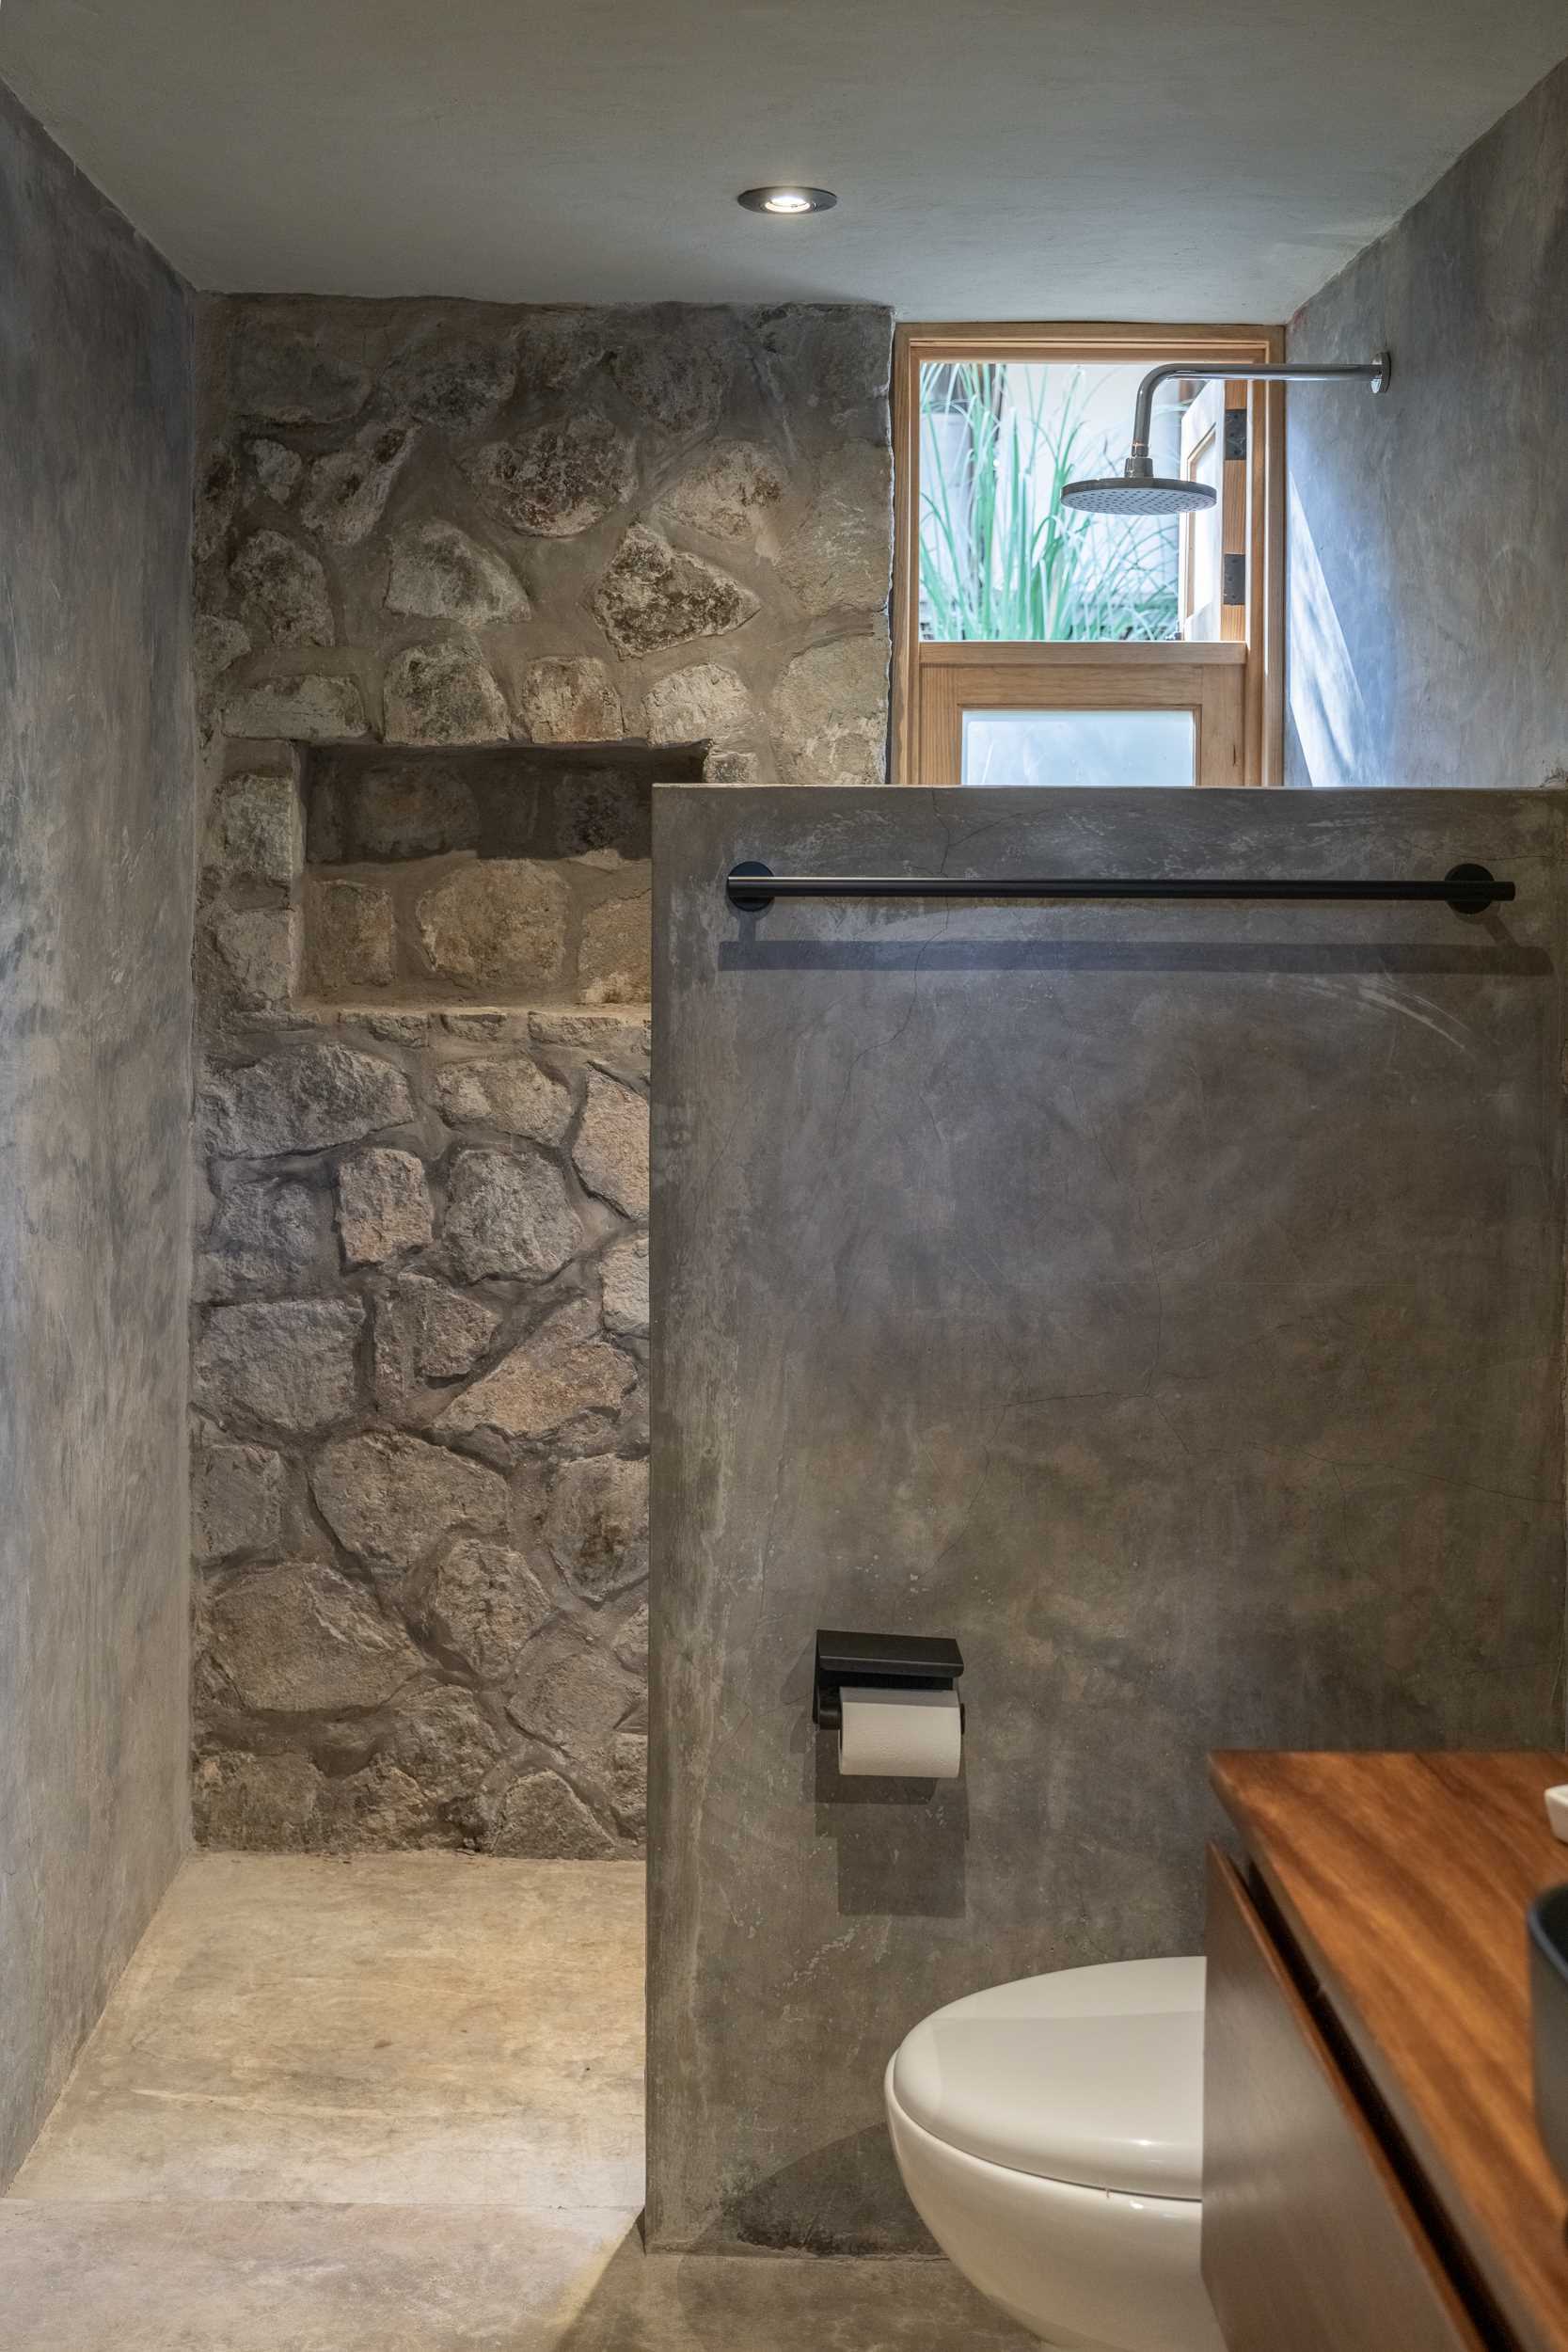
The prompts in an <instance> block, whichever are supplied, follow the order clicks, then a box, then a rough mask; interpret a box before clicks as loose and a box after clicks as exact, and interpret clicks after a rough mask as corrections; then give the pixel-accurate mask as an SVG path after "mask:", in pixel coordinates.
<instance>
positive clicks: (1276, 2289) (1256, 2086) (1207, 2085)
mask: <svg viewBox="0 0 1568 2352" xmlns="http://www.w3.org/2000/svg"><path fill="white" fill-rule="evenodd" d="M1207 1949H1208V1957H1209V1984H1208V2005H1207V2024H1206V2029H1205V2041H1204V2061H1203V2109H1204V2121H1203V2138H1204V2156H1203V2277H1204V2281H1205V2283H1206V2285H1207V2286H1208V2289H1209V2294H1210V2296H1211V2299H1212V2302H1213V2306H1214V2310H1215V2312H1217V2314H1218V2316H1219V2323H1220V2327H1221V2328H1222V2330H1223V2332H1224V2335H1225V2340H1226V2343H1227V2345H1228V2346H1229V2347H1230V2352H1482V2340H1481V2337H1480V2336H1479V2335H1478V2334H1477V2333H1476V2330H1475V2328H1474V2327H1473V2326H1472V2324H1471V2322H1470V2319H1469V2317H1468V2314H1467V2313H1466V2312H1465V2309H1464V2306H1463V2305H1462V2303H1461V2302H1460V2300H1459V2298H1458V2296H1457V2295H1456V2294H1455V2292H1454V2288H1453V2285H1452V2282H1451V2281H1450V2280H1449V2276H1448V2273H1447V2271H1446V2270H1445V2269H1444V2267H1443V2265H1442V2263H1441V2262H1440V2261H1439V2259H1438V2256H1437V2254H1436V2252H1435V2250H1434V2249H1433V2246H1432V2243H1431V2241H1430V2239H1429V2238H1428V2236H1427V2234H1426V2233H1425V2231H1424V2229H1423V2228H1422V2226H1421V2222H1420V2220H1419V2218H1418V2216H1417V2214H1416V2212H1415V2211H1414V2209H1413V2208H1412V2206H1411V2203H1410V2201H1409V2199H1408V2198H1407V2197H1406V2195H1405V2193H1404V2191H1403V2189H1402V2186H1401V2185H1400V2183H1399V2180H1398V2178H1397V2177H1396V2175H1395V2173H1394V2171H1393V2169H1392V2168H1391V2166H1390V2165H1389V2162H1388V2159H1387V2157H1386V2154H1385V2153H1384V2151H1383V2149H1382V2147H1381V2146H1380V2145H1379V2142H1378V2140H1377V2138H1376V2137H1375V2135H1374V2133H1373V2131H1372V2129H1371V2126H1370V2123H1369V2122H1368V2121H1367V2118H1366V2116H1365V2115H1364V2114H1363V2113H1362V2111H1361V2108H1360V2106H1358V2104H1357V2102H1356V2099H1355V2096H1354V2092H1353V2090H1352V2089H1351V2087H1350V2085H1349V2084H1348V2083H1347V2082H1346V2080H1345V2078H1344V2076H1343V2075H1342V2074H1341V2073H1340V2071H1339V2068H1338V2064H1337V2062H1336V2060H1335V2058H1334V2055H1333V2053H1332V2051H1331V2050H1330V2049H1329V2047H1328V2045H1327V2043H1326V2042H1324V2040H1323V2036H1322V2034H1321V2033H1320V2032H1319V2030H1318V2028H1317V2026H1316V2025H1315V2024H1314V2023H1313V2020H1312V2016H1311V2013H1310V2011H1309V2010H1308V2009H1307V2006H1306V2004H1305V2002H1304V2001H1303V2000H1302V1998H1301V1995H1300V1994H1299V1993H1298V1992H1297V1990H1296V1987H1295V1985H1294V1984H1293V1983H1292V1981H1291V1977H1290V1975H1289V1973H1288V1971H1287V1970H1286V1968H1285V1966H1284V1964H1283V1963H1282V1961H1281V1959H1280V1957H1279V1954H1278V1952H1277V1951H1276V1950H1275V1947H1274V1944H1273V1942H1272V1941H1271V1939H1270V1937H1269V1935H1268V1933H1267V1931H1266V1930H1265V1929H1264V1926H1263V1924H1262V1922H1261V1920H1260V1919H1259V1915H1258V1913H1257V1911H1256V1909H1255V1907H1254V1905H1253V1903H1252V1901H1251V1899H1250V1898H1249V1896H1248V1894H1247V1892H1246V1889H1245V1887H1244V1886H1243V1883H1242V1881H1241V1879H1240V1877H1239V1876H1238V1874H1237V1872H1236V1870H1235V1868H1234V1867H1233V1866H1232V1865H1231V1864H1230V1863H1229V1862H1228V1861H1227V1858H1226V1857H1225V1855H1224V1854H1222V1853H1221V1852H1219V1851H1218V1850H1217V1849H1215V1848H1211V1850H1210V1854H1209V1919H1208V1934H1207Z"/></svg>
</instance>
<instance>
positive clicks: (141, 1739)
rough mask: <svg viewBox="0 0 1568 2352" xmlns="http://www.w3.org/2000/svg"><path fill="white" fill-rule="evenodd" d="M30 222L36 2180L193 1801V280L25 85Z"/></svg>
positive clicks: (31, 2038) (0, 1977)
mask: <svg viewBox="0 0 1568 2352" xmlns="http://www.w3.org/2000/svg"><path fill="white" fill-rule="evenodd" d="M0 245H3V246H4V251H5V255H6V266H5V274H4V278H3V280H0V414H3V415H4V417H5V431H4V434H3V435H0V547H3V548H4V550H5V557H4V562H5V573H4V584H3V586H0V613H3V618H0V970H3V972H4V975H5V983H4V986H3V988H0V2186H3V2185H4V2184H5V2183H6V2181H7V2180H8V2178H9V2177H10V2173H11V2169H12V2168H13V2166H14V2165H15V2163H16V2162H17V2160H18V2159H19V2158H20V2157H21V2156H22V2155H23V2153H24V2152H25V2150H26V2148H27V2146H28V2144H29V2142H30V2141H31V2139H32V2137H33V2135H34V2133H35V2132H36V2131H37V2129H38V2126H39V2124H40V2122H42V2120H43V2117H44V2116H45V2114H46V2113H47V2112H48V2110H49V2107H50V2106H51V2105H52V2103H53V2101H54V2100H55V2096H56V2095H57V2093H58V2091H59V2090H60V2088H61V2086H62V2084H63V2083H64V2081H65V2077H66V2075H67V2074H69V2072H70V2070H71V2063H72V2061H73V2059H74V2058H75V2056H76V2053H77V2051H78V2050H79V2048H80V2047H81V2044H82V2042H83V2041H84V2039H85V2038H86V2036H87V2034H88V2033H89V2032H90V2031H91V2029H92V2026H94V2024H95V2023H96V2021H97V2018H98V2014H99V2011H100V2010H101V2008H102V2007H103V2001H104V1999H105V1997H106V1995H107V1994H108V1993H109V1991H110V1989H111V1987H112V1986H113V1984H114V1982H115V1979H116V1978H117V1977H118V1976H119V1972H120V1970H121V1968H123V1966H124V1965H125V1963H126V1961H127V1960H128V1959H129V1957H130V1955H131V1953H132V1952H133V1950H134V1949H135V1946H136V1943H137V1941H138V1939H139V1938H140V1936H141V1934H142V1931H143V1930H144V1929H145V1928H146V1926H147V1923H148V1921H149V1919H150V1917H151V1915H152V1913H153V1911H154V1909H155V1908H156V1906H157V1903H158V1901H159V1899H160V1898H161V1897H162V1895H163V1893H164V1890H165V1888H166V1885H167V1883H168V1882H169V1879H170V1878H171V1877H172V1875H173V1873H174V1871H175V1869H176V1868H177V1867H178V1866H179V1862H180V1858H181V1855H182V1851H183V1849H184V1845H185V1841H186V1837H187V1835H188V1822H189V1802H188V1778H187V1771H186V1757H187V1746H188V1727H189V1711H188V1696H187V1693H188V1684H189V1674H188V1660H189V1649H188V1644H187V1638H186V1629H187V1621H188V1616H189V1605H190V1579H189V1572H188V1562H189V1553H188V1549H187V1544H186V1535H185V1512H184V1507H183V1487H184V1470H185V1439H184V1414H185V1400H184V1389H185V1346H184V1332H185V1309H186V1294H187V1284H188V1280H189V1249H188V1245H187V1232H186V1228H187V1172H186V1171H187V1142H186V1129H187V1120H188V1115H189V1104H190V1085H191V1073H190V1032H191V978H190V936H191V874H192V867H193V865H194V848H195V843H194V839H193V833H192V810H191V799H192V796H191V788H190V773H191V752H192V746H191V739H190V716H191V714H190V608H189V585H188V583H189V556H188V544H187V543H188V537H189V530H190V478H191V458H192V421H191V366H190V361H191V352H190V321H189V311H188V307H187V296H186V292H185V289H184V287H183V286H182V284H181V282H180V280H179V279H178V278H176V277H175V276H174V274H173V272H172V271H170V270H169V269H167V268H166V266H165V264H164V263H163V262H161V261H160V260H159V258H158V256H157V254H156V253H154V252H153V251H152V250H151V248H150V246H147V245H145V244H144V243H143V242H142V240H141V239H140V238H139V237H137V236H136V235H135V233H134V231H133V230H131V228H130V227H129V225H128V224H127V223H126V222H125V221H124V220H122V219H121V217H120V216H119V214H118V213H117V212H116V211H115V210H114V208H113V206H112V205H110V204H109V203H108V202H106V201H105V199H103V197H102V196H101V195H100V194H99V192H98V190H97V189H96V188H93V187H91V186H89V185H88V183H87V181H86V180H84V179H83V178H82V176H81V174H80V173H79V172H78V171H76V170H75V169H74V168H73V167H72V166H71V164H70V163H69V162H68V161H67V159H66V157H65V156H64V155H62V154H61V153H60V151H59V150H58V149H57V148H55V147H54V146H53V145H52V144H51V143H50V141H49V140H48V139H47V138H46V137H45V136H44V135H43V133H42V132H41V131H40V128H39V126H38V124H37V123H36V122H34V121H33V120H32V119H31V118H30V117H29V116H28V115H27V114H26V113H25V112H24V110H23V108H22V107H21V106H19V105H18V104H17V103H15V101H14V100H13V99H12V98H11V97H10V96H9V94H8V92H6V91H5V90H3V89H0ZM23 2332H24V2333H25V2332H26V2330H25V2329H24V2331H23Z"/></svg>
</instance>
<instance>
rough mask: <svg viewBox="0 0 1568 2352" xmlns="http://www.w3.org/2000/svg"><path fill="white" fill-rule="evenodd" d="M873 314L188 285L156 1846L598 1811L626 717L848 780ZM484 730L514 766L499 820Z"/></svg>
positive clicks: (506, 1822) (877, 355)
mask: <svg viewBox="0 0 1568 2352" xmlns="http://www.w3.org/2000/svg"><path fill="white" fill-rule="evenodd" d="M890 333H891V328H890V322H889V320H888V317H887V315H886V313H884V312H881V311H876V310H863V309H843V310H837V309H832V308H826V307H816V306H800V307H794V308H784V309H778V310H672V309H659V310H604V311H589V310H548V311H525V310H501V309H494V308H490V307H487V306H479V305H472V304H462V303H438V302H396V303H369V302H338V301H325V300H315V299H307V298H294V299H289V300H272V299H267V300H249V299H245V300H238V301H230V300H225V301H221V302H214V303H212V304H211V305H209V306H208V310H207V315H206V319H205V325H204V346H205V353H204V359H203V366H202V375H203V387H202V389H203V398H204V403H205V409H206V435H207V454H206V459H205V463H204V467H203V471H202V479H201V483H200V485H199V490H198V507H197V516H196V529H195V548H196V580H197V614H198V656H199V660H200V665H201V667H200V678H199V695H198V716H199V720H200V725H201V733H202V739H203V743H204V746H205V752H204V777H203V790H204V796H205V847H204V850H203V854H202V866H201V875H200V883H199V893H198V922H197V941H196V966H197V983H198V1020H199V1029H200V1039H199V1042H200V1047H201V1061H200V1076H199V1088H198V1108H197V1136H198V1146H197V1148H198V1183H197V1193H198V1232H197V1236H196V1248H197V1276H196V1284H195V1296H196V1305H195V1307H194V1310H193V1314H194V1321H195V1328H194V1332H193V1342H192V1366H193V1368H192V1411H193V1420H194V1442H193V1480H194V1493H193V1513H194V1526H195V1538H196V1541H195V1549H196V1553H197V1557H198V1561H199V1562H200V1563H201V1566H200V1568H199V1570H198V1581H199V1589H198V1627H197V1637H198V1638H197V1688H196V1726H197V1751H198V1753H197V1814H198V1828H199V1830H200V1834H201V1835H202V1836H204V1837H205V1838H206V1839H207V1840H208V1841H209V1842H212V1843H216V1844H230V1845H243V1846H255V1847H285V1848H287V1847H294V1848H338V1847H343V1848H350V1847H355V1846H373V1845H381V1846H404V1845H469V1846H474V1847H478V1848H481V1849H483V1850H486V1851H492V1852H499V1853H508V1854H529V1855H545V1856H594V1855H605V1854H611V1853H615V1852H629V1851H634V1850H635V1849H636V1848H637V1847H638V1845H639V1844H640V1842H641V1828H642V1804H643V1774H644V1762H645V1755H646V1713H645V1706H646V1698H645V1686H646V1628H647V1608H646V1581H645V1580H646V1540H647V1539H646V1486H647V1467H646V1448H647V1430H646V1413H647V1405H646V1359H647V1234H646V1217H647V1181H648V1179H647V1100H646V1097H647V1071H648V1027H647V1009H646V1005H645V1004H644V1003H641V1002H640V1001H638V998H639V996H640V994H641V983H640V979H639V976H640V975H641V974H642V973H644V972H645V969H646V921H647V912H646V910H647V893H646V868H645V863H641V864H640V863H639V860H640V859H641V860H642V861H645V856H646V850H645V808H646V793H647V790H648V778H649V775H650V772H652V769H651V765H650V760H649V755H648V751H647V749H646V748H645V747H646V746H648V745H655V746H664V747H667V749H666V750H665V752H664V754H663V757H664V759H665V760H666V761H667V763H668V766H667V769H666V771H665V772H668V773H669V774H671V775H691V774H694V773H699V772H705V773H706V774H707V775H708V776H709V777H711V778H713V779H714V780H717V781H738V780H750V779H752V778H753V777H754V778H758V779H762V780H780V781H785V782H793V783H800V784H808V783H824V784H844V783H862V784H863V783H868V782H878V781H880V780H881V778H882V773H883V769H882V759H883V743H884V740H885V733H886V719H887V629H886V603H887V594H888V576H889V566H890V549H891V510H890V464H889V453H888V420H887V397H886V394H887V376H888V357H889V344H890ZM378 744H385V745H387V746H389V747H394V746H395V747H397V752H396V756H395V757H394V758H392V761H391V766H390V768H389V769H386V770H375V769H373V768H372V769H371V770H367V769H366V768H365V765H364V755H367V754H370V755H373V754H374V753H375V750H376V746H377V745H378ZM499 745H513V746H526V747H529V751H528V759H529V760H531V762H532V766H531V768H530V769H529V772H528V780H527V787H526V790H527V794H528V795H529V796H531V797H530V803H529V804H530V808H531V815H530V817H529V819H528V825H529V831H528V834H527V842H526V845H525V846H526V849H527V855H526V856H523V855H518V854H516V853H515V841H516V840H518V839H520V838H521V835H520V834H519V832H518V821H519V820H517V819H516V818H515V805H514V804H513V803H507V802H506V799H505V795H506V793H507V791H508V789H509V786H508V782H507V777H508V775H509V773H510V769H511V763H509V762H505V761H503V762H502V763H501V764H500V766H499V768H498V766H497V764H496V763H497V752H496V749H495V747H497V746H499ZM584 746H593V747H595V749H594V752H593V754H592V756H591V757H590V755H589V754H587V753H585V751H584V750H583V748H582V747H584ZM627 746H635V747H642V748H640V749H638V750H636V751H632V752H628V751H627V749H626V747H627ZM547 747H559V751H560V759H561V762H562V766H561V771H560V773H559V775H558V776H553V777H552V775H551V773H549V772H547V771H548V767H549V761H548V756H547ZM618 753H619V755H620V756H619V762H618V759H617V754H618ZM694 761H695V763H696V764H695V765H694V764H693V762H694ZM704 761H705V763H706V764H705V767H704V766H703V764H702V763H703V762H704ZM345 762H349V763H351V767H352V769H353V772H354V773H355V774H356V775H357V776H358V778H359V782H358V783H357V784H356V787H355V790H356V796H357V797H356V799H355V800H354V802H353V804H352V807H351V806H350V803H348V802H347V801H345V800H344V799H343V797H342V795H343V791H344V790H345V789H346V787H345V786H344V784H343V777H344V776H345V775H347V774H348V773H349V772H350V769H349V768H345V766H344V763H345ZM574 762H575V763H576V768H575V769H574V767H573V763H574ZM585 762H586V763H587V766H586V770H585V768H584V763H585ZM334 763H336V765H334ZM520 772H521V771H520V770H519V773H520ZM328 787H330V789H331V791H332V792H333V793H334V794H335V795H336V796H337V797H336V798H335V799H334V801H333V803H332V804H331V806H330V808H329V807H328V806H327V803H326V801H325V798H321V797H318V798H317V800H316V803H315V804H314V805H313V807H311V808H309V809H308V808H307V805H306V803H307V800H308V799H309V798H310V797H311V795H312V794H317V795H318V796H319V795H321V794H324V793H325V791H326V790H327V788H328ZM574 792H576V793H577V795H578V799H577V801H576V802H575V803H574V802H573V800H572V795H573V793H574ZM521 794H522V787H521V786H519V802H520V798H521ZM552 794H555V795H557V801H556V802H555V803H552V802H551V795H552ZM595 795H596V796H597V797H596V799H595V797H594V796H595ZM498 796H499V797H498ZM585 796H586V797H585ZM640 801H641V813H639V803H640ZM475 805H477V806H479V807H480V808H481V810H482V812H483V822H482V823H481V824H479V825H478V827H477V828H475V827H473V826H468V827H467V830H465V825H466V824H467V819H466V818H463V815H462V813H463V812H464V811H466V810H467V809H469V808H470V807H473V806H475ZM588 807H597V808H599V809H600V810H601V812H602V810H603V809H606V808H610V809H618V810H620V811H621V812H622V817H621V818H620V819H618V820H617V823H616V824H612V825H610V827H609V829H608V830H606V829H605V824H604V822H603V821H602V820H601V819H595V820H594V821H596V822H598V824H599V830H597V831H594V829H593V825H592V824H590V825H589V826H588V829H587V830H585V829H584V821H583V817H582V811H583V809H584V808H588ZM454 810H455V811H456V812H457V818H454V816H453V812H454ZM345 812H346V813H345ZM628 812H629V813H628ZM308 819H309V825H310V830H311V839H312V846H311V850H310V855H309V863H308V861H307V854H306V829H307V821H308ZM345 825H346V826H347V827H348V831H347V832H346V833H344V832H343V831H342V830H341V828H342V827H344V826H345ZM356 826H357V828H358V830H357V831H355V827H356ZM334 827H337V828H339V831H338V832H337V833H336V834H335V833H334ZM508 839H512V840H513V841H514V849H513V850H512V851H507V850H505V848H504V845H505V843H506V842H507V841H508ZM432 854H437V855H438V861H439V862H438V864H437V865H436V866H431V867H430V869H429V871H428V872H427V871H426V870H425V868H424V867H423V866H420V867H419V869H418V870H417V871H416V868H415V867H413V866H406V867H405V866H400V865H399V863H398V861H399V860H401V859H404V858H408V857H416V858H418V857H422V856H427V855H432ZM367 858H370V859H372V860H377V861H381V862H382V864H381V866H380V868H379V870H378V871H377V872H376V873H375V874H374V875H373V876H369V877H368V876H367V875H366V873H365V871H364V870H363V868H362V867H356V866H355V865H354V863H353V861H354V860H356V859H360V860H364V859H367ZM345 862H346V863H345ZM562 940H564V941H565V942H566V950H565V951H561V950H560V948H559V943H560V942H561V941H562Z"/></svg>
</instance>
